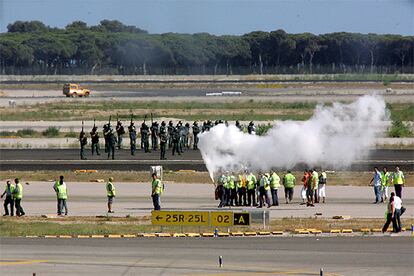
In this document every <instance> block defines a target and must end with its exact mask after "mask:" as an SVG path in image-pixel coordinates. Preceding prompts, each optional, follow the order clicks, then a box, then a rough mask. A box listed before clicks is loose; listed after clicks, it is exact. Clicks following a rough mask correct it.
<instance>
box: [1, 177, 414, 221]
mask: <svg viewBox="0 0 414 276" xmlns="http://www.w3.org/2000/svg"><path fill="white" fill-rule="evenodd" d="M57 177H58V175H56V178H57ZM23 181H24V182H26V180H23ZM28 181H29V183H30V185H24V198H23V201H22V206H23V208H24V210H25V212H26V214H27V215H28V216H41V215H45V214H47V215H54V214H56V193H55V191H54V190H53V188H52V187H53V184H54V183H53V181H49V182H36V181H30V179H28ZM105 184H106V182H104V183H97V182H67V183H66V185H67V189H68V200H67V206H68V210H69V216H98V215H101V216H102V215H103V216H106V215H107V213H106V211H107V207H106V203H107V197H106V190H105ZM164 184H165V190H164V193H163V194H162V196H161V207H162V208H163V209H164V210H203V211H209V210H216V211H217V210H229V207H227V208H223V209H218V208H217V205H218V203H219V202H218V201H216V200H214V186H213V185H211V184H190V183H186V184H183V183H174V182H165V183H164ZM366 184H367V185H368V183H366ZM114 185H115V188H116V198H115V199H114V205H113V207H114V211H115V213H114V214H111V215H112V216H120V217H125V216H128V215H129V216H149V215H151V211H152V209H153V205H152V201H151V198H150V194H151V184H150V175H149V173H148V178H146V179H136V180H135V182H128V183H119V182H118V181H117V180H116V179H115V181H114ZM2 187H4V186H2ZM301 188H302V185H296V187H295V191H294V195H293V201H292V203H291V204H285V200H284V197H285V194H284V191H283V188H281V189H279V191H278V198H279V202H280V204H279V206H273V207H271V208H263V209H258V208H255V207H232V209H234V210H238V211H241V210H245V211H249V212H259V213H260V214H262V213H263V210H266V211H269V216H270V218H271V219H273V218H285V217H301V218H309V217H315V214H316V213H319V215H318V217H321V218H332V217H333V216H339V215H341V216H350V217H352V218H380V219H381V218H384V211H385V209H386V204H384V203H380V204H372V202H373V201H374V199H375V198H374V189H373V187H368V186H365V187H362V186H361V187H360V186H330V185H329V174H328V184H327V187H326V196H327V198H326V203H324V204H323V203H320V204H316V205H315V207H306V205H300V203H301V202H302V200H301V199H300V190H301ZM393 191H394V188H393V187H391V189H390V192H393ZM403 205H404V206H405V207H406V208H407V211H406V213H404V216H403V217H405V218H409V217H414V187H404V188H403ZM404 227H409V226H407V225H405V226H404Z"/></svg>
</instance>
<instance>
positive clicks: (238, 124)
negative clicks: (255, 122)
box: [236, 121, 243, 131]
mask: <svg viewBox="0 0 414 276" xmlns="http://www.w3.org/2000/svg"><path fill="white" fill-rule="evenodd" d="M236 127H237V128H238V129H239V130H240V131H243V127H242V126H241V124H240V122H239V121H236Z"/></svg>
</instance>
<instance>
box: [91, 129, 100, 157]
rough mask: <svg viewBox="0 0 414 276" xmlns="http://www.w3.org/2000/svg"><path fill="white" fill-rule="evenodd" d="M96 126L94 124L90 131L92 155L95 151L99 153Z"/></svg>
mask: <svg viewBox="0 0 414 276" xmlns="http://www.w3.org/2000/svg"><path fill="white" fill-rule="evenodd" d="M97 130H98V128H97V127H96V126H94V127H93V128H92V131H91V149H92V155H93V154H94V153H95V152H96V155H101V153H100V152H99V150H100V148H99V132H98V131H97Z"/></svg>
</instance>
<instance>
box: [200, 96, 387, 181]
mask: <svg viewBox="0 0 414 276" xmlns="http://www.w3.org/2000/svg"><path fill="white" fill-rule="evenodd" d="M275 108H277V105H276V106H275ZM388 119H389V113H388V111H387V109H386V105H385V102H384V100H383V98H381V97H379V96H371V95H370V96H363V97H360V98H359V99H358V100H356V101H355V102H352V103H350V104H342V103H333V104H332V105H331V106H324V105H318V106H317V107H316V109H315V112H314V115H313V116H312V117H311V118H310V119H309V120H308V121H304V122H298V121H283V122H279V123H277V124H275V125H274V126H273V127H272V128H271V129H270V130H269V132H268V133H267V135H266V136H256V135H249V134H245V133H242V132H241V131H239V129H238V128H237V127H235V126H233V125H231V126H229V127H226V126H225V125H224V124H220V125H217V126H215V127H213V128H212V129H211V130H210V131H209V132H204V133H202V134H201V135H200V141H199V145H198V146H199V149H200V151H201V155H202V157H203V159H204V162H205V164H206V166H207V169H208V171H209V173H210V177H212V178H213V175H216V173H217V172H218V171H220V170H224V171H239V170H241V169H244V168H248V169H250V170H252V171H267V170H270V169H271V168H284V169H289V168H292V167H293V166H295V165H296V164H300V163H304V164H306V165H308V166H309V167H313V166H323V167H329V168H346V167H347V166H349V165H350V164H351V163H352V162H353V161H355V160H358V159H361V158H363V157H365V156H366V155H367V154H368V151H369V148H370V147H371V146H373V144H374V143H375V138H376V137H377V136H378V137H381V136H383V134H384V132H385V130H386V128H387V121H388Z"/></svg>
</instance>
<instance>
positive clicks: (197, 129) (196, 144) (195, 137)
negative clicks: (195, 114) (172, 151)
mask: <svg viewBox="0 0 414 276" xmlns="http://www.w3.org/2000/svg"><path fill="white" fill-rule="evenodd" d="M199 133H200V127H199V126H198V124H197V122H194V123H193V136H194V138H193V139H194V144H193V149H195V150H196V149H198V139H199V138H198V134H199Z"/></svg>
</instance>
